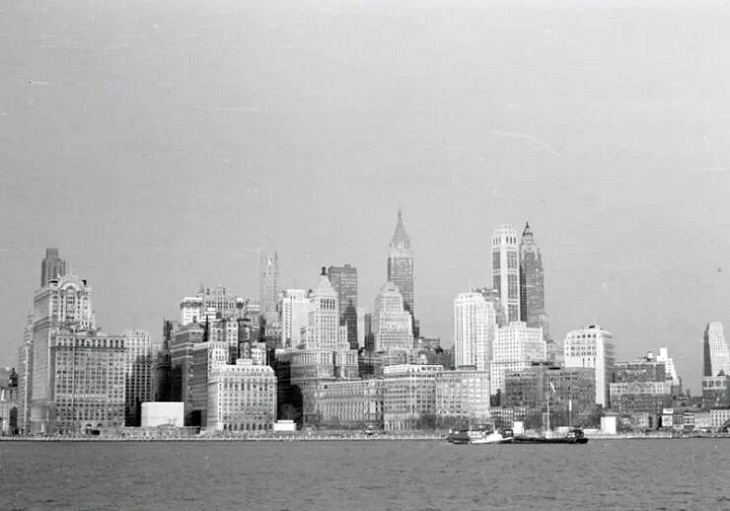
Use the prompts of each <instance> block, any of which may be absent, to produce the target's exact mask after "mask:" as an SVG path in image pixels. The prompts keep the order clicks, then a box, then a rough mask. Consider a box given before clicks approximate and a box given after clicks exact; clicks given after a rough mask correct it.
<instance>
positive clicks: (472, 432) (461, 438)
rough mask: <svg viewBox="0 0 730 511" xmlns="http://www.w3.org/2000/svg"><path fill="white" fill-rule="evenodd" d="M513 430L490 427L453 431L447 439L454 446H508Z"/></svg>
mask: <svg viewBox="0 0 730 511" xmlns="http://www.w3.org/2000/svg"><path fill="white" fill-rule="evenodd" d="M512 438H513V435H512V430H505V431H500V430H496V429H494V428H489V427H479V428H476V429H455V430H451V431H450V432H449V434H448V436H447V437H446V440H448V441H449V442H450V443H452V444H474V445H479V444H506V443H510V442H512Z"/></svg>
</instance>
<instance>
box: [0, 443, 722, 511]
mask: <svg viewBox="0 0 730 511" xmlns="http://www.w3.org/2000/svg"><path fill="white" fill-rule="evenodd" d="M0 473H1V474H2V475H1V476H0V509H3V510H18V511H19V510H36V509H38V510H59V509H64V510H65V509H76V510H97V509H100V510H102V509H103V510H122V509H123V510H128V509H149V510H226V509H241V510H274V511H285V510H288V511H295V510H296V511H307V510H311V511H320V510H322V511H327V510H332V511H334V510H337V511H341V510H348V511H355V510H378V511H386V510H393V511H396V510H398V511H400V510H421V511H447V510H449V511H450V510H454V511H455V510H459V511H472V510H473V511H483V510H485V509H602V510H605V509H655V510H664V509H730V484H728V474H730V440H729V439H683V440H591V441H590V442H589V443H588V444H587V445H575V446H573V445H567V446H566V445H485V446H458V445H451V444H448V443H446V442H444V441H415V442H414V441H410V442H408V441H403V442H398V441H397V442H393V441H373V442H350V441H327V442H283V443H282V442H261V443H259V442H226V443H213V442H211V443H208V442H175V443H169V442H151V443H150V442H147V443H137V442H81V443H79V442H75V443H72V442H38V443H21V442H17V443H16V442H0Z"/></svg>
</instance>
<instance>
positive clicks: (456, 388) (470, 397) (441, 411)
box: [436, 367, 491, 425]
mask: <svg viewBox="0 0 730 511" xmlns="http://www.w3.org/2000/svg"><path fill="white" fill-rule="evenodd" d="M490 392H491V391H490V389H489V371H488V370H483V369H482V370H479V369H477V368H475V367H458V368H457V369H456V370H455V371H442V372H440V373H439V374H438V375H437V376H436V415H437V417H438V421H439V422H440V423H441V424H442V425H452V424H453V425H457V424H459V423H462V422H464V423H484V422H487V421H488V420H489V398H490V395H491V394H490Z"/></svg>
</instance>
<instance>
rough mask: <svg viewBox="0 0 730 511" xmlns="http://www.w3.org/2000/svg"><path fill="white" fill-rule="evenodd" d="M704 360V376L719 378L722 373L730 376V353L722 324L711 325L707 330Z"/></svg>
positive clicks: (714, 323)
mask: <svg viewBox="0 0 730 511" xmlns="http://www.w3.org/2000/svg"><path fill="white" fill-rule="evenodd" d="M704 359H705V360H704V362H705V363H704V371H703V374H702V376H718V375H719V374H720V372H721V371H722V372H723V373H724V374H725V376H730V351H728V345H727V342H725V333H724V332H723V328H722V323H719V322H713V323H709V324H708V325H707V328H705V342H704Z"/></svg>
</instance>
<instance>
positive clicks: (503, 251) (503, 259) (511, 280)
mask: <svg viewBox="0 0 730 511" xmlns="http://www.w3.org/2000/svg"><path fill="white" fill-rule="evenodd" d="M492 287H494V289H496V290H498V291H499V298H500V300H501V301H502V307H504V310H505V311H506V313H507V321H508V322H512V321H520V317H521V313H520V267H519V247H518V242H517V232H516V231H515V230H514V229H513V228H512V226H511V225H508V224H502V225H501V226H500V227H498V228H497V230H496V231H494V234H493V235H492Z"/></svg>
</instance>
